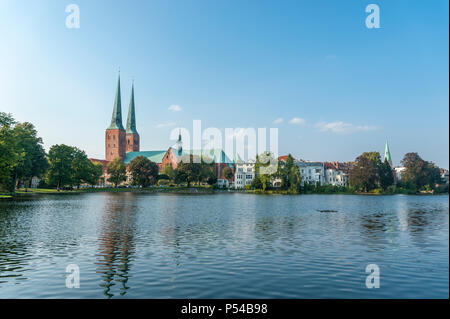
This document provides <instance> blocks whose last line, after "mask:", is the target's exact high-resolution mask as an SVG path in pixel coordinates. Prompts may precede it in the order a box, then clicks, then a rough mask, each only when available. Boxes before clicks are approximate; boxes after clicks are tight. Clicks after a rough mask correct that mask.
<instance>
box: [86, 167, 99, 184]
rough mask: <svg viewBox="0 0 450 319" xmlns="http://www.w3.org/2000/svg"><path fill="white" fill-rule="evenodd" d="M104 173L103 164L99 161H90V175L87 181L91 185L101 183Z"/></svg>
mask: <svg viewBox="0 0 450 319" xmlns="http://www.w3.org/2000/svg"><path fill="white" fill-rule="evenodd" d="M102 175H103V164H102V163H99V162H94V163H92V162H90V164H89V176H88V180H87V183H88V184H89V185H91V186H94V185H97V184H99V182H100V178H101V176H102Z"/></svg>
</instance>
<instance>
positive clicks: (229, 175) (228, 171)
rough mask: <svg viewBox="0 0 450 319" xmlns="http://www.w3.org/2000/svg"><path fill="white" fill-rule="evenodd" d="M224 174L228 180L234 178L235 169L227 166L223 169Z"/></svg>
mask: <svg viewBox="0 0 450 319" xmlns="http://www.w3.org/2000/svg"><path fill="white" fill-rule="evenodd" d="M222 175H223V177H225V178H226V179H228V180H229V179H232V178H233V170H232V169H231V168H230V167H228V166H227V167H225V168H224V169H223V170H222Z"/></svg>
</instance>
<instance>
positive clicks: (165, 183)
mask: <svg viewBox="0 0 450 319" xmlns="http://www.w3.org/2000/svg"><path fill="white" fill-rule="evenodd" d="M169 184H170V181H169V180H167V179H160V180H159V181H158V186H167V185H169Z"/></svg>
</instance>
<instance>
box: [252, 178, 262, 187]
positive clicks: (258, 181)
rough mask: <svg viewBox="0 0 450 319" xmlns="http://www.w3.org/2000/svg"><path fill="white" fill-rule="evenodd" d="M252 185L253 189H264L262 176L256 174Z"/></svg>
mask: <svg viewBox="0 0 450 319" xmlns="http://www.w3.org/2000/svg"><path fill="white" fill-rule="evenodd" d="M250 185H251V187H252V188H253V189H263V185H262V182H261V178H260V177H259V176H255V178H253V180H252V183H251V184H250Z"/></svg>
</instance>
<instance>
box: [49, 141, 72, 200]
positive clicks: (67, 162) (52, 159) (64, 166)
mask: <svg viewBox="0 0 450 319" xmlns="http://www.w3.org/2000/svg"><path fill="white" fill-rule="evenodd" d="M74 154H75V148H74V147H71V146H67V145H64V144H60V145H53V146H52V147H51V148H50V150H49V152H48V161H49V169H48V172H47V183H48V184H51V185H56V188H57V190H58V191H59V190H60V189H61V187H63V186H65V185H68V184H72V182H73V179H72V178H73V176H74V174H73V169H72V161H73V159H74Z"/></svg>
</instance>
